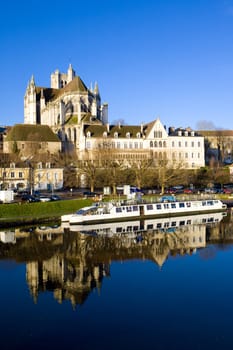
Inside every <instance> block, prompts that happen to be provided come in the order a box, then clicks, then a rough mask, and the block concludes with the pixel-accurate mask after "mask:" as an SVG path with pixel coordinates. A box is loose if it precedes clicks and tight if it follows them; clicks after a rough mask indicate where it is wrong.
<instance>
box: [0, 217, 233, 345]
mask: <svg viewBox="0 0 233 350" xmlns="http://www.w3.org/2000/svg"><path fill="white" fill-rule="evenodd" d="M88 230H89V232H88V233H87V232H85V228H83V227H75V226H74V227H73V228H71V229H70V228H68V227H40V228H38V227H37V228H30V229H29V228H27V229H22V228H21V229H18V228H15V229H13V230H11V231H2V232H0V277H1V289H0V296H1V298H0V310H1V318H0V333H1V348H2V349H4V350H5V349H40V350H41V349H65V348H67V349H84V350H85V349H101V350H105V349H108V350H109V349H140V350H141V349H184V350H187V349H189V350H191V349H232V348H233V331H232V325H233V217H232V218H231V215H230V214H228V215H227V216H224V217H223V216H222V214H215V215H208V216H194V217H184V218H173V219H166V220H165V219H164V220H163V221H162V220H161V222H159V221H158V220H157V221H156V220H154V221H153V220H150V222H136V221H135V222H131V223H122V224H120V225H119V224H118V225H115V226H114V225H111V227H107V225H105V226H104V225H101V226H98V227H97V226H95V227H89V228H88Z"/></svg>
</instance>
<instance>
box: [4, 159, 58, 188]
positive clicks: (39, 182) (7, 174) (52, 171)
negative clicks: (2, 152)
mask: <svg viewBox="0 0 233 350" xmlns="http://www.w3.org/2000/svg"><path fill="white" fill-rule="evenodd" d="M0 187H1V189H17V190H28V191H31V192H32V191H34V190H47V191H48V190H49V191H53V190H59V189H61V188H62V187H63V168H58V167H57V168H54V167H51V164H50V163H42V162H38V163H36V164H29V163H28V164H23V163H21V164H17V163H14V162H12V163H10V164H9V165H8V166H5V167H2V168H0Z"/></svg>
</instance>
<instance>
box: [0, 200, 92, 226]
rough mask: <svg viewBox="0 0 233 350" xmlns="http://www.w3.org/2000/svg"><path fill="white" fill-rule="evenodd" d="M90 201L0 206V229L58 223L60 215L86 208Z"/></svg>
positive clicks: (61, 201)
mask: <svg viewBox="0 0 233 350" xmlns="http://www.w3.org/2000/svg"><path fill="white" fill-rule="evenodd" d="M91 203H92V200H91V199H70V200H60V201H54V202H45V203H42V202H38V203H12V204H1V205H0V227H13V226H22V225H29V224H39V223H42V222H51V221H57V222H58V221H60V217H61V215H64V214H69V213H72V212H75V211H76V210H78V209H79V208H82V207H84V206H88V205H90V204H91Z"/></svg>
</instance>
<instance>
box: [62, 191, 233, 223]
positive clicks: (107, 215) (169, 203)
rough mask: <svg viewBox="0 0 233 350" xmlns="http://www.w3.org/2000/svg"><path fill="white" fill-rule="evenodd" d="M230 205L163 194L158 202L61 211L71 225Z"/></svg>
mask: <svg viewBox="0 0 233 350" xmlns="http://www.w3.org/2000/svg"><path fill="white" fill-rule="evenodd" d="M226 209H227V206H226V204H223V203H222V201H220V200H219V199H201V200H183V201H181V200H179V201H178V200H176V199H175V198H172V199H171V196H168V197H166V196H165V197H162V198H161V200H160V201H158V202H151V203H137V202H123V203H121V202H115V203H114V202H101V203H96V204H95V205H92V206H89V207H84V208H81V209H80V210H78V211H77V212H76V213H73V214H68V215H62V216H61V222H67V223H69V224H70V225H75V224H90V223H103V222H116V221H129V220H135V219H147V218H156V217H169V216H181V215H186V214H187V215H192V214H201V213H208V212H219V211H224V210H226Z"/></svg>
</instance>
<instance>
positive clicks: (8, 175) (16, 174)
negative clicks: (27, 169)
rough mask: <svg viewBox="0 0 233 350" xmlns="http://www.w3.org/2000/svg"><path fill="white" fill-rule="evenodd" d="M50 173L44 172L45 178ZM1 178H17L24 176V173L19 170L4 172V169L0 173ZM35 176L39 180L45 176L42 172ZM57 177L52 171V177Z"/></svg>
mask: <svg viewBox="0 0 233 350" xmlns="http://www.w3.org/2000/svg"><path fill="white" fill-rule="evenodd" d="M51 175H52V174H50V173H46V178H47V179H50V177H51ZM27 176H29V175H27ZM2 178H5V179H7V178H19V179H23V178H25V174H24V173H23V172H22V171H19V172H14V171H11V172H9V173H8V172H6V171H4V172H3V173H2ZM37 178H38V180H39V181H40V180H41V179H43V178H45V174H44V173H43V174H37ZM57 178H58V174H57V173H54V179H55V180H57Z"/></svg>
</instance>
